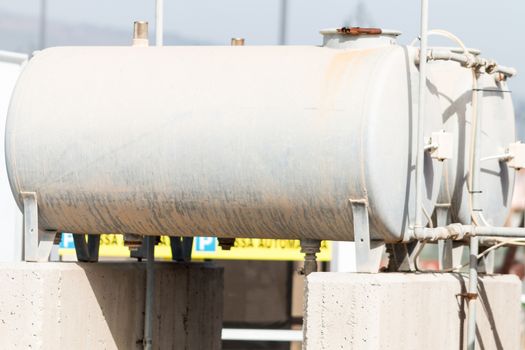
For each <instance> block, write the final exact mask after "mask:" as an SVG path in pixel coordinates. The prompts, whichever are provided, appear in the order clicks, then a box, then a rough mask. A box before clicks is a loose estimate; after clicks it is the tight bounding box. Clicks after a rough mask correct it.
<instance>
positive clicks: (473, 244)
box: [467, 237, 479, 350]
mask: <svg viewBox="0 0 525 350" xmlns="http://www.w3.org/2000/svg"><path fill="white" fill-rule="evenodd" d="M478 252H479V237H470V261H469V277H468V278H469V285H468V294H467V300H468V324H467V349H468V350H475V348H476V302H477V298H476V296H477V292H478Z"/></svg>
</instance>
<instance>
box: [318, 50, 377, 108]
mask: <svg viewBox="0 0 525 350" xmlns="http://www.w3.org/2000/svg"><path fill="white" fill-rule="evenodd" d="M371 51H374V49H367V50H341V52H340V53H337V54H335V55H334V57H333V59H332V60H331V61H330V62H329V63H328V65H327V67H326V70H325V73H324V81H323V83H322V87H321V94H320V95H321V98H320V103H319V106H320V108H319V112H320V115H319V117H320V118H325V117H327V116H328V115H329V113H331V112H332V111H334V110H337V104H336V102H337V99H338V97H339V95H340V93H341V92H342V91H343V90H344V89H343V82H345V81H346V82H348V81H351V80H352V77H353V76H355V73H356V72H358V71H359V69H360V66H361V64H362V63H363V62H364V60H366V57H367V56H369V55H370V52H371ZM355 83H356V84H360V83H361V82H359V81H355Z"/></svg>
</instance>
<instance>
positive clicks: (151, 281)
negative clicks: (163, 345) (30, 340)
mask: <svg viewBox="0 0 525 350" xmlns="http://www.w3.org/2000/svg"><path fill="white" fill-rule="evenodd" d="M155 240H156V237H155V236H148V237H147V238H146V259H147V260H146V297H145V312H144V350H151V349H152V345H153V306H154V300H153V297H154V293H155Z"/></svg>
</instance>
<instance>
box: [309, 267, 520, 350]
mask: <svg viewBox="0 0 525 350" xmlns="http://www.w3.org/2000/svg"><path fill="white" fill-rule="evenodd" d="M465 283H467V285H468V279H467V278H465V277H463V276H461V275H459V274H430V273H425V274H401V273H382V274H355V273H314V274H311V275H310V276H308V280H307V287H306V305H305V323H306V324H305V326H304V336H305V342H304V344H303V348H304V349H307V350H327V349H330V350H331V349H403V350H407V349H418V350H419V349H424V350H432V349H436V350H443V349H458V350H461V349H463V347H462V344H463V343H464V342H465V341H466V312H467V307H466V304H467V303H466V300H464V299H463V298H462V297H461V296H459V295H458V294H460V293H462V292H464V291H465V285H466V284H465ZM520 294H521V283H520V282H519V281H518V279H517V277H515V276H485V277H482V278H480V287H479V298H478V303H477V305H478V307H477V327H478V332H477V344H478V348H479V349H487V350H488V349H519V348H520V345H519V344H520V343H519V340H520V308H521V306H520Z"/></svg>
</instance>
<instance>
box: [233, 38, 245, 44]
mask: <svg viewBox="0 0 525 350" xmlns="http://www.w3.org/2000/svg"><path fill="white" fill-rule="evenodd" d="M231 46H244V38H232V39H231Z"/></svg>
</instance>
